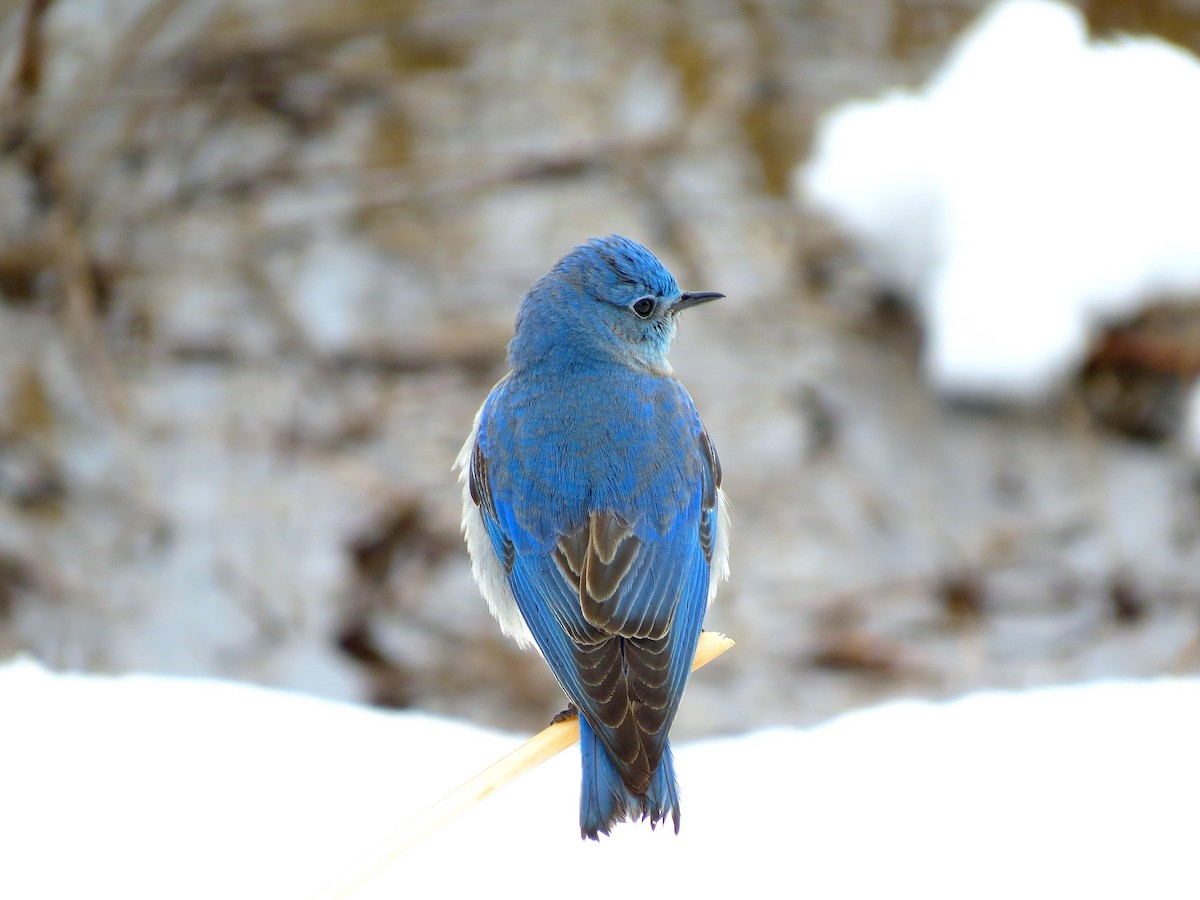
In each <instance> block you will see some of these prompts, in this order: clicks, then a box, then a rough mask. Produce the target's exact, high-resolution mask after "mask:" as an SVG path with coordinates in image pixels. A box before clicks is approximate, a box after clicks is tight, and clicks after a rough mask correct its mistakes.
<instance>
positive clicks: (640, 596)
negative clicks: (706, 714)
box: [468, 422, 721, 793]
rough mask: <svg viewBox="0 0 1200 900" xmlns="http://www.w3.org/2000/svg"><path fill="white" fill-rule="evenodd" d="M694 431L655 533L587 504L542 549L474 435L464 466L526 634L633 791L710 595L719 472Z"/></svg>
mask: <svg viewBox="0 0 1200 900" xmlns="http://www.w3.org/2000/svg"><path fill="white" fill-rule="evenodd" d="M482 427H484V423H481V430H482ZM697 427H698V432H697V434H696V445H695V452H696V455H697V458H698V460H699V464H698V465H696V466H693V467H689V468H688V469H685V470H684V471H691V472H694V473H695V478H694V479H693V480H694V483H693V484H691V485H687V486H685V490H684V491H682V492H681V494H682V496H683V498H684V500H685V502H684V503H683V504H682V505H681V506H680V507H679V508H678V510H677V511H676V513H675V515H674V516H673V517H672V518H671V519H670V524H669V527H667V528H666V529H665V531H663V532H662V533H659V532H657V531H655V530H654V529H652V528H649V527H646V525H645V523H644V522H642V521H636V520H635V521H631V519H632V518H633V517H632V516H630V515H628V513H626V515H622V514H620V513H618V512H615V511H612V510H592V511H590V512H589V513H588V515H587V518H586V521H585V522H584V523H583V524H581V525H579V526H577V527H576V528H574V529H573V530H571V531H570V532H568V533H563V534H560V535H559V536H558V539H557V541H556V543H555V544H554V545H553V546H552V547H540V548H539V547H536V546H533V542H531V541H530V540H529V535H528V534H523V533H522V532H521V526H520V524H519V521H518V516H517V514H516V510H515V509H514V508H513V503H514V498H513V497H512V496H505V495H504V494H497V493H495V492H494V491H493V488H492V481H491V478H490V476H489V471H488V470H489V467H490V465H491V464H492V461H490V460H489V459H488V457H487V454H486V453H485V451H484V449H483V447H484V441H483V440H482V439H481V440H478V441H477V443H476V446H475V449H474V452H473V454H472V459H471V465H470V469H469V473H468V479H469V486H470V490H471V496H472V498H473V499H474V501H475V503H476V505H477V506H478V507H479V509H480V514H481V515H482V517H483V521H484V524H485V527H486V528H487V532H488V535H489V537H490V539H491V543H492V547H493V549H494V550H495V552H496V555H497V557H498V559H499V560H500V561H501V562H502V563H503V564H504V566H505V570H506V572H507V573H508V579H509V584H510V586H511V588H512V591H513V595H514V597H515V599H516V601H517V605H518V607H519V609H520V611H521V615H522V617H523V618H524V619H525V622H526V624H527V625H528V627H529V630H530V632H531V633H532V634H533V637H534V640H535V641H536V643H537V645H538V647H539V648H540V649H541V651H542V655H543V656H544V657H545V658H546V661H547V663H548V664H549V665H550V668H551V670H552V671H553V673H554V675H555V677H556V678H557V679H558V682H559V684H560V685H561V686H562V688H563V690H564V691H565V692H566V693H567V695H568V696H569V697H570V698H571V700H572V702H574V703H575V705H576V706H577V707H578V708H579V709H580V711H581V712H582V713H583V715H585V716H586V717H587V718H588V721H589V722H590V723H591V725H592V727H593V729H594V730H595V732H596V734H597V735H598V737H599V738H600V740H601V742H602V743H603V744H604V746H605V748H606V749H607V750H608V752H609V754H610V755H611V757H612V759H613V761H614V763H615V764H616V765H617V767H618V769H619V770H620V772H621V775H622V778H623V779H624V780H625V781H626V783H627V784H628V785H629V786H630V788H631V789H633V790H634V791H635V792H637V793H643V792H644V791H645V790H646V788H647V787H648V785H649V783H650V780H651V778H652V777H653V775H654V772H655V770H656V769H657V767H658V764H659V760H660V759H661V757H662V754H663V751H664V747H665V746H666V741H667V733H668V731H669V729H670V726H671V723H672V721H673V720H674V718H675V713H676V711H677V710H678V708H679V702H680V699H681V698H682V695H683V690H684V686H685V685H686V683H687V677H688V673H689V672H690V670H691V663H692V658H693V657H694V655H695V651H696V643H697V641H698V639H699V636H700V630H701V626H702V623H703V620H704V612H705V608H706V606H707V602H708V587H709V579H710V561H711V557H712V549H713V545H714V540H715V529H716V528H717V527H718V523H717V521H716V519H717V511H716V504H717V488H718V487H719V484H720V477H721V475H720V464H719V461H718V460H717V456H716V453H715V451H714V450H713V448H712V445H711V442H710V441H709V439H708V435H707V434H706V433H705V432H704V431H703V429H702V428H700V427H699V425H698V422H697ZM656 512H657V511H656ZM660 518H661V517H660ZM519 547H520V548H524V547H530V548H531V549H530V551H529V552H524V551H518V548H519Z"/></svg>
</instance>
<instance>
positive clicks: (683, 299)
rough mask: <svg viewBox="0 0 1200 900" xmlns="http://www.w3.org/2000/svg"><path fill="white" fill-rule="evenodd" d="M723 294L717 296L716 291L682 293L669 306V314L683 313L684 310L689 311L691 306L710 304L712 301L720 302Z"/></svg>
mask: <svg viewBox="0 0 1200 900" xmlns="http://www.w3.org/2000/svg"><path fill="white" fill-rule="evenodd" d="M724 296H725V295H724V294H718V293H717V292H716V291H684V292H683V293H682V294H680V295H679V299H678V300H676V301H675V302H674V303H672V304H671V314H672V315H674V314H675V313H678V312H683V311H684V310H685V309H691V308H692V307H693V306H699V305H700V304H701V303H711V302H712V301H713V300H720V299H721V298H722V297H724Z"/></svg>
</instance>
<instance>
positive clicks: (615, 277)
mask: <svg viewBox="0 0 1200 900" xmlns="http://www.w3.org/2000/svg"><path fill="white" fill-rule="evenodd" d="M723 296H725V295H724V294H718V293H715V292H711V291H699V292H683V291H680V290H679V285H678V284H677V283H676V281H675V277H674V276H673V275H672V274H671V273H670V272H668V271H667V269H666V267H665V266H663V264H662V263H661V262H659V261H658V259H657V258H656V257H655V256H654V254H653V253H651V252H650V251H649V250H647V249H646V248H645V247H643V246H642V245H641V244H639V243H637V242H636V241H631V240H629V239H628V238H624V237H621V236H620V235H610V236H608V237H605V238H593V239H592V240H590V241H588V242H587V243H586V244H583V245H582V246H579V247H576V248H575V249H574V250H572V251H571V252H570V253H568V254H567V255H566V256H564V257H563V258H562V259H560V260H559V261H558V263H557V265H555V267H554V268H553V269H552V270H551V271H550V272H549V273H548V274H547V275H545V276H543V277H542V278H541V279H539V280H538V282H537V283H536V284H534V286H533V287H532V288H531V289H530V291H529V293H528V294H526V295H525V299H524V300H523V301H522V303H521V309H520V311H519V312H518V314H517V332H516V335H515V336H514V337H513V342H512V344H511V345H510V346H509V357H510V362H511V363H513V364H514V365H516V364H518V363H520V362H523V361H530V360H532V359H535V358H540V357H546V356H550V355H554V356H559V355H560V354H564V353H565V354H567V355H569V356H572V357H574V358H576V359H582V358H585V357H592V358H603V359H615V360H617V361H619V362H622V363H625V364H626V365H630V366H633V367H635V368H646V369H651V370H665V371H669V370H670V367H669V365H668V364H667V350H668V349H669V348H670V346H671V340H672V338H674V337H675V330H676V317H677V316H678V315H679V313H680V312H682V311H683V310H685V309H690V308H691V307H693V306H699V305H700V304H701V303H707V302H708V301H710V300H716V299H718V298H720V297H723Z"/></svg>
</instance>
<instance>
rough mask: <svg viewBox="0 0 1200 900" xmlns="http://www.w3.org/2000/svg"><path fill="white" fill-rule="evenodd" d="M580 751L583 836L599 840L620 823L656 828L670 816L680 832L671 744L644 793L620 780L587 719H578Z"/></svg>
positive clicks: (677, 794)
mask: <svg viewBox="0 0 1200 900" xmlns="http://www.w3.org/2000/svg"><path fill="white" fill-rule="evenodd" d="M579 749H580V756H581V758H582V761H583V781H582V785H581V787H580V792H579V830H580V832H581V833H582V835H583V837H585V838H591V839H592V840H593V841H595V840H599V836H600V835H602V834H609V833H610V832H611V830H612V827H613V825H615V824H617V823H618V822H624V821H631V820H634V819H649V820H650V826H651V827H652V828H653V827H655V826H657V825H658V824H659V823H661V822H666V820H667V816H668V815H669V816H670V817H671V822H672V824H673V825H674V827H675V833H676V834H678V833H679V785H678V783H677V782H676V780H675V761H674V758H673V757H672V755H671V745H670V744H669V743H668V744H667V745H666V746H665V747H664V748H663V755H662V759H661V760H660V761H659V764H658V769H657V770H655V773H654V777H653V778H652V779H651V780H650V786H649V787H648V788H647V789H646V793H644V794H636V793H634V792H633V791H632V790H630V788H629V786H628V785H627V784H625V782H624V781H623V780H622V779H621V775H620V773H619V772H618V771H617V767H616V766H614V765H613V762H612V760H611V759H609V757H608V753H607V752H606V751H605V749H604V746H603V745H602V744H601V743H600V739H599V738H598V737H597V736H596V733H595V732H594V731H593V730H592V727H591V725H589V724H588V721H587V719H586V718H585V717H584V716H580V717H579Z"/></svg>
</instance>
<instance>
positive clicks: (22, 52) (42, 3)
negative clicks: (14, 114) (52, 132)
mask: <svg viewBox="0 0 1200 900" xmlns="http://www.w3.org/2000/svg"><path fill="white" fill-rule="evenodd" d="M53 2H54V0H29V3H28V5H27V6H26V7H25V20H24V21H23V22H22V23H21V45H20V47H19V49H18V51H17V65H16V67H15V68H14V69H13V81H12V86H11V88H10V89H9V90H10V97H11V98H12V102H13V104H14V105H19V104H21V103H23V102H24V100H25V99H26V98H27V97H31V96H33V95H34V94H36V93H37V91H38V88H39V87H40V86H41V83H42V19H43V18H45V15H46V11H47V10H49V9H50V4H52V3H53Z"/></svg>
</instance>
